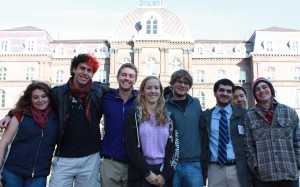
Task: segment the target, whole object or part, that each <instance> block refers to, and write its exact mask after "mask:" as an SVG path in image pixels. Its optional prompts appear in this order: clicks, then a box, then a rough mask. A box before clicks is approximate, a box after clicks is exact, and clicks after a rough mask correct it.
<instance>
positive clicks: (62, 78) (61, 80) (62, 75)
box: [56, 70, 64, 83]
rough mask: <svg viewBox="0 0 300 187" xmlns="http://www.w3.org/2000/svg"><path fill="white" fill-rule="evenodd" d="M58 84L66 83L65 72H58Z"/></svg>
mask: <svg viewBox="0 0 300 187" xmlns="http://www.w3.org/2000/svg"><path fill="white" fill-rule="evenodd" d="M56 82H57V83H61V82H64V72H63V71H62V70H58V71H57V72H56Z"/></svg>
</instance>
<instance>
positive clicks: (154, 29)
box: [146, 16, 158, 34]
mask: <svg viewBox="0 0 300 187" xmlns="http://www.w3.org/2000/svg"><path fill="white" fill-rule="evenodd" d="M157 33H158V21H157V19H156V18H153V16H151V18H150V19H148V20H147V21H146V34H157Z"/></svg>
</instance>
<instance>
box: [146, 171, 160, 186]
mask: <svg viewBox="0 0 300 187" xmlns="http://www.w3.org/2000/svg"><path fill="white" fill-rule="evenodd" d="M145 179H146V181H147V182H149V183H150V184H153V185H157V182H158V177H157V175H155V174H154V173H152V172H151V173H150V175H149V176H148V177H146V178H145Z"/></svg>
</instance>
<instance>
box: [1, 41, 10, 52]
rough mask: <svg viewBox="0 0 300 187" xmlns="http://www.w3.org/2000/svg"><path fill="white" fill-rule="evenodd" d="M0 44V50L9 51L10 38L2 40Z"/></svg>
mask: <svg viewBox="0 0 300 187" xmlns="http://www.w3.org/2000/svg"><path fill="white" fill-rule="evenodd" d="M0 44H1V46H0V52H7V51H8V50H9V41H8V40H2V41H1V43H0Z"/></svg>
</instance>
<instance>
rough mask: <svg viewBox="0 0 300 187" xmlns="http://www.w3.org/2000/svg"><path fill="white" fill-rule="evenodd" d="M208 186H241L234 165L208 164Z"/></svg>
mask: <svg viewBox="0 0 300 187" xmlns="http://www.w3.org/2000/svg"><path fill="white" fill-rule="evenodd" d="M208 187H241V185H240V182H239V180H238V176H237V170H236V166H235V165H232V166H224V167H221V166H219V165H217V164H209V165H208Z"/></svg>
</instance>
